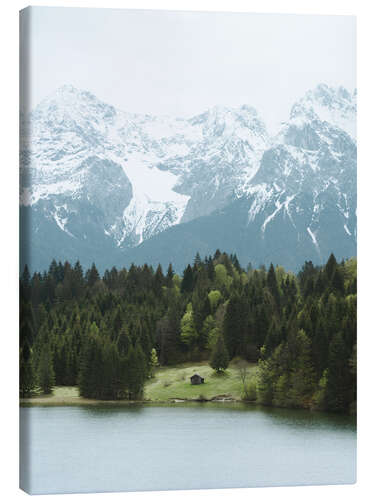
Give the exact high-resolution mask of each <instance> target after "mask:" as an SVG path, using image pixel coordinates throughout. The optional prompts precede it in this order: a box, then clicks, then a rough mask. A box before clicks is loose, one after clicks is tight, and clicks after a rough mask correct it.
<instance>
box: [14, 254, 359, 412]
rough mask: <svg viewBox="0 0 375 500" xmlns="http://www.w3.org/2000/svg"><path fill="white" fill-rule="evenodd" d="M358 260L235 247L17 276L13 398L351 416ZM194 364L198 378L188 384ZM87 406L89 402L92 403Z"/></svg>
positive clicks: (58, 265) (55, 268)
mask: <svg viewBox="0 0 375 500" xmlns="http://www.w3.org/2000/svg"><path fill="white" fill-rule="evenodd" d="M356 301H357V261H356V258H351V259H348V260H346V261H344V260H342V261H341V262H337V261H336V258H335V256H334V255H333V254H331V256H330V257H329V259H328V260H327V262H326V264H325V265H322V266H315V265H314V264H313V263H312V262H305V264H304V266H303V267H302V269H301V270H300V272H299V273H298V274H294V273H292V272H288V271H286V270H285V269H284V268H283V267H281V266H276V267H274V266H273V264H270V266H269V268H268V269H266V267H265V266H260V267H259V268H258V269H253V268H252V266H251V265H250V264H249V265H248V266H247V268H246V269H245V268H243V267H241V265H240V263H239V262H238V259H237V257H236V255H232V254H231V255H228V254H226V253H222V252H221V251H219V250H217V251H216V252H215V254H214V255H213V256H208V257H205V258H204V259H202V258H201V257H200V255H199V254H197V255H196V257H195V259H194V262H193V263H192V265H190V264H189V265H187V267H186V268H185V269H184V271H183V273H182V275H181V276H180V275H179V274H176V273H175V271H174V270H173V266H172V264H170V265H169V267H168V269H167V271H166V272H165V273H164V272H163V270H162V268H161V266H160V265H159V266H158V268H157V269H156V270H154V269H153V268H152V266H148V265H147V264H144V265H143V266H135V265H132V266H131V267H130V268H129V269H125V268H124V269H121V270H117V269H116V268H112V269H111V270H110V271H105V273H104V274H103V276H100V275H99V273H98V271H97V269H96V267H95V264H93V265H92V266H91V268H90V269H88V270H87V271H86V272H85V273H84V271H83V269H82V267H81V265H80V263H79V262H76V263H75V265H72V264H70V263H69V262H65V263H64V264H62V263H61V262H59V263H57V262H56V261H52V263H51V265H50V267H49V270H48V271H45V272H43V273H39V272H35V273H34V274H33V275H32V276H31V275H30V273H29V270H28V268H27V267H25V269H24V272H23V274H22V276H21V279H20V310H21V316H20V397H21V404H41V403H43V404H52V403H53V402H54V403H59V404H67V403H68V402H70V403H72V402H73V404H75V403H76V402H77V404H93V402H96V404H98V401H100V402H103V404H104V403H106V402H111V401H115V402H116V404H122V402H124V403H125V402H134V401H139V402H144V403H146V402H153V403H158V402H171V401H175V402H180V401H200V402H204V401H222V400H224V401H245V402H246V401H248V402H253V403H257V404H260V405H263V406H275V407H281V408H296V409H297V408H304V409H311V410H322V411H329V412H335V413H355V406H356V352H357V351H356V348H357V331H356V328H357V321H356V314H357V306H356ZM194 373H197V374H199V375H200V376H201V377H203V378H204V379H205V382H204V383H203V384H199V385H192V384H191V383H190V377H191V376H192V375H194ZM94 404H95V403H94Z"/></svg>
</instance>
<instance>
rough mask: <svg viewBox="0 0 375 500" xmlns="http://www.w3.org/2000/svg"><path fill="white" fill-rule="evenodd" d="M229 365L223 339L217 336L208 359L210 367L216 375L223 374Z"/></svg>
mask: <svg viewBox="0 0 375 500" xmlns="http://www.w3.org/2000/svg"><path fill="white" fill-rule="evenodd" d="M228 365H229V354H228V351H227V348H226V347H225V342H224V338H223V336H222V335H219V337H218V339H217V342H216V345H215V347H214V350H213V352H212V355H211V359H210V366H211V368H213V369H214V370H215V371H216V372H217V373H219V372H223V371H225V370H226V369H227V368H228Z"/></svg>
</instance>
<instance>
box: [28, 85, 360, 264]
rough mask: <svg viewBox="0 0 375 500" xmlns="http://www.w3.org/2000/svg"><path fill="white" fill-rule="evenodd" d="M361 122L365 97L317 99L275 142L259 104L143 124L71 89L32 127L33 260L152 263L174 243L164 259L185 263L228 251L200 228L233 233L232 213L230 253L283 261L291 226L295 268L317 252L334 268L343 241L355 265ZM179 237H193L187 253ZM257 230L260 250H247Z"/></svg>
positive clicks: (323, 92) (306, 103) (322, 93)
mask: <svg viewBox="0 0 375 500" xmlns="http://www.w3.org/2000/svg"><path fill="white" fill-rule="evenodd" d="M355 124H356V93H354V94H350V93H349V92H348V91H347V90H345V89H343V88H342V87H340V88H337V89H333V88H330V87H328V86H326V85H319V86H318V87H317V88H316V89H314V90H312V91H309V92H307V93H306V95H305V96H304V97H303V98H302V99H300V100H299V101H298V102H296V104H295V105H294V106H293V107H292V110H291V113H290V118H289V120H288V121H287V122H285V123H284V124H283V125H282V128H281V130H280V132H279V133H278V134H277V135H276V137H273V138H270V137H269V135H268V133H267V130H266V127H265V125H264V123H263V121H262V119H261V117H260V116H259V114H258V113H257V111H256V110H255V109H254V108H253V107H251V106H248V105H243V106H242V107H239V108H236V109H231V108H224V107H215V108H212V109H209V110H207V111H206V112H204V113H202V114H200V115H198V116H194V117H192V118H190V119H183V118H173V117H167V116H160V117H159V116H150V115H138V114H133V113H126V112H123V111H120V110H117V109H115V108H114V107H113V106H110V105H108V104H105V103H103V102H101V101H100V100H98V99H97V98H96V97H95V96H93V95H92V94H90V93H89V92H85V91H80V90H77V89H75V88H74V87H72V86H64V87H62V88H60V89H59V90H58V91H57V92H56V93H55V94H54V95H53V96H51V97H50V98H47V99H45V100H44V101H43V102H42V103H40V104H39V106H37V108H36V109H35V110H34V111H33V112H32V113H31V114H30V116H28V117H24V119H23V124H22V129H21V137H22V141H21V206H22V209H21V214H22V217H25V218H26V219H25V224H24V226H25V227H26V226H27V227H28V234H27V237H26V235H25V243H27V240H29V242H30V251H26V249H24V252H23V253H24V254H25V258H24V261H25V262H26V261H27V262H28V263H29V264H30V265H31V267H32V268H34V269H35V268H36V269H44V268H46V267H47V266H48V264H49V262H50V260H52V258H56V259H60V260H65V259H69V260H74V259H80V260H81V262H83V263H84V264H90V263H91V262H92V261H95V262H97V263H98V265H99V266H100V267H102V268H103V267H111V266H112V265H115V264H116V265H119V264H122V263H124V262H125V261H127V260H128V259H130V258H131V259H133V260H134V261H137V260H138V258H140V259H144V260H145V261H148V262H151V261H152V259H153V258H154V257H155V256H156V255H158V251H156V250H155V249H156V247H157V246H158V245H161V246H162V247H163V248H164V250H163V252H159V254H160V255H158V258H159V260H160V259H163V262H164V260H165V262H169V261H172V262H180V261H181V266H183V265H185V264H186V263H187V261H186V258H188V257H189V258H190V254H189V252H190V253H192V255H194V254H195V252H196V251H197V250H199V251H201V252H205V251H207V252H208V251H209V252H211V251H215V250H216V248H213V249H212V247H213V246H214V244H216V242H215V243H214V240H215V238H211V239H212V241H209V238H210V237H209V233H210V231H208V232H207V231H205V232H202V233H201V234H199V232H200V229H199V227H200V223H201V222H203V221H204V220H206V221H207V220H210V219H207V217H208V218H209V217H211V218H212V220H215V221H218V222H215V223H218V224H220V214H221V215H222V217H224V219H225V213H227V212H228V211H229V212H230V213H231V218H232V226H233V228H235V227H236V228H237V232H236V233H235V234H232V236H231V240H232V241H227V242H225V241H223V242H222V243H223V244H221V245H220V246H221V248H222V249H228V250H229V248H228V247H231V251H234V252H237V253H238V254H240V255H241V257H242V259H245V260H244V263H246V262H247V261H253V262H254V259H255V260H256V262H257V263H263V262H264V263H267V262H268V261H269V260H273V261H274V262H279V263H281V264H283V263H284V262H283V261H284V260H285V259H283V258H281V260H280V258H278V257H280V255H282V253H283V252H281V253H280V238H278V237H277V236H275V235H276V234H281V233H280V231H281V232H282V234H283V235H284V236H285V235H289V236H288V238H289V239H290V243H289V244H288V243H287V242H286V247H288V248H289V250H287V253H288V252H289V254H291V255H293V248H294V249H295V253H296V252H297V253H298V254H301V258H299V259H296V261H295V266H298V265H299V264H300V263H301V262H300V260H301V259H302V253H304V252H305V253H306V258H307V257H309V258H311V259H312V260H315V261H317V262H320V260H321V259H324V258H325V257H326V254H327V252H328V253H329V252H330V251H332V250H333V249H334V248H337V243H338V242H341V243H340V244H341V248H342V252H343V255H342V256H350V255H352V254H353V253H355V244H356V243H355V240H356V215H355V210H356V142H355ZM233 207H238V210H239V211H238V213H237V216H236V213H233V210H235V209H234V208H233ZM239 207H240V208H239ZM229 212H228V213H229ZM245 215H246V216H245ZM224 219H223V220H224ZM239 221H241V224H240V225H238V223H239ZM332 226H334V227H332ZM191 228H193V229H191ZM185 230H186V231H190V233H189V234H188V235H184V234H183V231H185ZM181 231H182V233H181ZM191 231H193V233H194V231H198V234H195V233H194V234H193V233H191ZM232 232H233V229H232ZM237 233H238V234H237ZM341 233H342V234H341ZM174 234H176V235H178V236H176V238H179V240H180V239H181V238H182V239H185V241H184V242H183V250H182V249H181V250H180V251H179V252H177V250H176V249H177V248H180V246H181V245H180V241H174V240H173V238H174V237H173V235H174ZM333 234H334V235H335V244H334V245H333V242H331V240H330V238H331V237H332V235H333ZM171 235H172V236H171ZM236 235H237V236H236ZM249 235H252V236H251V237H252V239H253V241H252V244H251V246H250V247H249V248H247V249H246V248H244V250H243V251H242V250H241V251H240V247H241V243H240V241H242V243H243V242H245V241H247V239H248V236H249ZM167 241H168V246H170V249H168V248H165V245H166V242H167ZM236 241H239V243H238V244H235V242H236ZM159 242H160V243H159ZM194 245H195V246H196V248H194ZM232 247H233V248H232ZM241 248H242V247H241ZM145 249H146V250H145ZM147 249H149V250H147ZM153 249H154V250H155V251H154V250H153ZM145 252H146V253H145ZM176 252H177V254H176ZM187 254H189V255H187ZM182 255H186V258H185V257H182ZM297 260H298V262H297ZM303 260H304V259H303ZM303 260H302V262H303ZM165 262H164V263H165ZM152 263H154V262H152ZM254 263H255V262H254ZM291 263H293V259H292V261H291ZM288 265H289V262H288Z"/></svg>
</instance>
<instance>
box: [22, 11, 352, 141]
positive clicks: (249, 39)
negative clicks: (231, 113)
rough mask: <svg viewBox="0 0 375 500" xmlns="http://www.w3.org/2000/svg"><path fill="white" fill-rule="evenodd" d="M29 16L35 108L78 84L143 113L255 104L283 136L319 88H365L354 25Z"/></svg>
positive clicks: (115, 14) (175, 15)
mask: <svg viewBox="0 0 375 500" xmlns="http://www.w3.org/2000/svg"><path fill="white" fill-rule="evenodd" d="M27 15H30V24H29V26H30V35H29V36H27V37H26V40H25V43H26V45H27V46H28V54H29V58H30V66H29V67H30V89H29V90H30V106H31V107H35V105H36V104H37V103H38V102H40V101H41V100H42V99H43V98H44V97H46V96H48V95H50V94H52V93H53V92H54V91H55V90H56V89H57V88H58V87H60V86H61V85H64V84H72V85H74V86H75V87H78V88H80V89H85V90H89V91H90V92H92V93H93V94H95V95H96V96H97V97H98V98H100V99H102V100H103V101H105V102H107V103H109V104H113V105H114V106H116V107H118V108H121V109H123V110H124V111H131V112H138V113H149V114H170V115H175V116H193V115H194V114H197V113H200V112H203V111H204V110H206V109H207V108H209V107H211V106H215V105H223V106H230V107H231V106H239V105H242V104H249V105H252V106H254V107H255V108H257V110H258V111H259V113H260V114H261V116H262V117H263V118H264V120H265V121H266V124H267V126H268V127H269V128H270V129H271V131H273V129H275V128H276V126H277V124H278V123H279V122H280V121H282V120H286V119H287V118H288V115H289V111H290V107H291V105H292V104H293V103H294V102H295V101H296V100H297V99H298V98H300V97H302V95H303V94H304V93H305V92H306V91H307V90H308V89H310V88H313V87H314V86H316V85H317V84H318V83H327V84H328V85H343V86H344V87H346V88H347V89H348V90H350V91H352V90H353V89H354V88H355V86H356V20H355V18H354V17H349V16H302V15H289V14H272V15H271V14H237V13H236V14H235V13H233V14H229V13H197V12H173V11H141V10H125V9H124V10H119V9H83V8H82V9H79V8H56V7H32V8H31V10H28V11H26V16H27ZM26 16H25V17H24V21H26V24H27V17H26Z"/></svg>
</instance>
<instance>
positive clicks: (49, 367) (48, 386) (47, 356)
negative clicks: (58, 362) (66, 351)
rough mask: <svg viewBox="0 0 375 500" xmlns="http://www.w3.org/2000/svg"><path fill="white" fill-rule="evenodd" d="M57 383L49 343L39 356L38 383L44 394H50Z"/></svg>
mask: <svg viewBox="0 0 375 500" xmlns="http://www.w3.org/2000/svg"><path fill="white" fill-rule="evenodd" d="M54 383H55V373H54V370H53V363H52V354H51V349H50V346H49V345H48V344H46V345H45V346H44V347H43V349H42V351H41V353H40V356H39V364H38V385H39V387H40V388H41V390H42V391H43V393H44V394H50V392H51V391H52V387H53V385H54Z"/></svg>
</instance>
